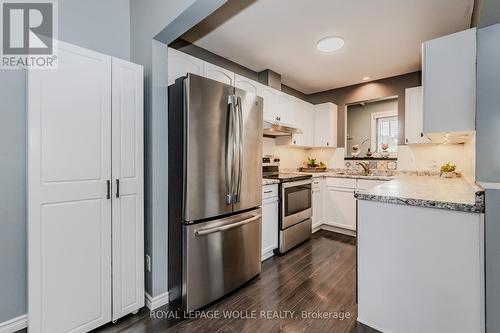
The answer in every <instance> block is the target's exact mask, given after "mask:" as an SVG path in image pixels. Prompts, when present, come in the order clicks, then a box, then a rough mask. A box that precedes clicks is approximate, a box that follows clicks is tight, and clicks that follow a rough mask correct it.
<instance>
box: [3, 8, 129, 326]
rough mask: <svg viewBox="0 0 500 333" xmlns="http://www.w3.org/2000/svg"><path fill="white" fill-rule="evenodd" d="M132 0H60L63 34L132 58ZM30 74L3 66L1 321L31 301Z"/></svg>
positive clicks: (78, 42) (61, 36)
mask: <svg viewBox="0 0 500 333" xmlns="http://www.w3.org/2000/svg"><path fill="white" fill-rule="evenodd" d="M129 22H130V15H129V0H106V1H102V0H85V1H82V0H60V1H59V39H60V40H63V41H66V42H69V43H72V44H76V45H79V46H83V47H86V48H90V49H93V50H96V51H99V52H102V53H106V54H109V55H112V56H116V57H119V58H123V59H126V60H127V59H129V55H130V23H129ZM25 87H26V82H25V73H24V71H21V70H0V101H1V107H0V322H3V321H6V320H9V319H12V318H14V317H17V316H21V315H23V314H25V313H26V311H27V302H26V282H27V281H26V270H27V267H26V266H27V264H26V262H27V261H26V259H27V258H26V247H27V244H26V190H25V188H26V140H25V138H26V125H25V124H26V107H25V95H26V94H25V92H26V91H25Z"/></svg>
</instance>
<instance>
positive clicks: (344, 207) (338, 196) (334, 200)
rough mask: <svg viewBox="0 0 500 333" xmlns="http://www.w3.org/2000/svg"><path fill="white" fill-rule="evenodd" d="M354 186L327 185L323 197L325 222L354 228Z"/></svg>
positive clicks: (340, 226) (335, 225)
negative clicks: (324, 196)
mask: <svg viewBox="0 0 500 333" xmlns="http://www.w3.org/2000/svg"><path fill="white" fill-rule="evenodd" d="M354 191H355V189H354V188H342V187H330V186H328V188H327V191H325V192H326V193H325V194H326V198H325V223H326V224H328V225H331V226H334V227H339V228H345V229H349V230H356V199H355V198H354Z"/></svg>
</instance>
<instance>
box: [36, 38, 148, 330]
mask: <svg viewBox="0 0 500 333" xmlns="http://www.w3.org/2000/svg"><path fill="white" fill-rule="evenodd" d="M27 109H28V295H29V297H28V320H29V322H28V328H29V331H30V333H38V332H42V333H59V332H72V333H73V332H75V333H76V332H88V331H90V330H92V329H94V328H96V327H99V326H101V325H103V324H105V323H107V322H109V321H111V320H116V319H118V318H120V317H122V316H124V315H126V314H128V313H131V312H135V311H137V310H138V309H139V308H141V307H142V306H144V226H143V225H144V221H143V215H144V214H143V209H144V208H143V69H142V66H139V65H136V64H132V63H130V62H127V61H123V60H120V59H116V58H112V57H110V56H107V55H104V54H100V53H97V52H94V51H90V50H88V49H84V48H80V47H77V46H73V45H70V44H66V43H63V42H59V46H58V69H54V70H29V71H28V93H27Z"/></svg>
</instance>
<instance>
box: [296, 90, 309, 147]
mask: <svg viewBox="0 0 500 333" xmlns="http://www.w3.org/2000/svg"><path fill="white" fill-rule="evenodd" d="M294 103H295V105H296V107H295V119H296V121H295V122H296V124H295V125H296V126H297V127H298V128H300V129H301V130H302V133H301V134H294V135H292V145H295V146H302V147H312V146H313V145H314V114H313V111H312V109H313V105H312V104H310V103H307V102H305V101H302V100H300V99H296V100H295V101H294Z"/></svg>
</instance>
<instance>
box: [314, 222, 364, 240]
mask: <svg viewBox="0 0 500 333" xmlns="http://www.w3.org/2000/svg"><path fill="white" fill-rule="evenodd" d="M318 230H326V231H332V232H336V233H339V234H344V235H348V236H354V237H356V231H354V230H350V229H345V228H340V227H336V226H333V225H328V224H321V225H319V226H317V227H316V228H314V229H313V233H315V232H316V231H318Z"/></svg>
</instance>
